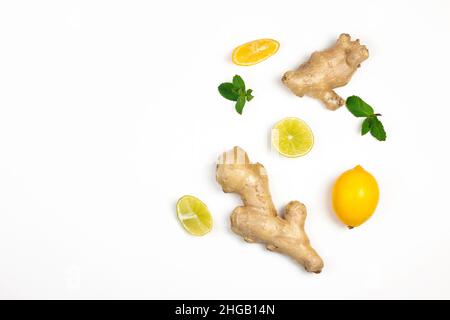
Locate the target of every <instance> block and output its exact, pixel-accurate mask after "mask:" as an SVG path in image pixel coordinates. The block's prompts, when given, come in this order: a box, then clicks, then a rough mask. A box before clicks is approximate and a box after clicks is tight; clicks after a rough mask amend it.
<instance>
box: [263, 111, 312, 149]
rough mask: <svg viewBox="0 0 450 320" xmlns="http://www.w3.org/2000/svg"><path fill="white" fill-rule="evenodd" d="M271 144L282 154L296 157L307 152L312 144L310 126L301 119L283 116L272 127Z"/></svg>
mask: <svg viewBox="0 0 450 320" xmlns="http://www.w3.org/2000/svg"><path fill="white" fill-rule="evenodd" d="M271 139H272V145H273V146H274V148H275V149H276V150H277V151H278V152H279V153H280V154H282V155H283V156H286V157H289V158H296V157H300V156H304V155H305V154H307V153H308V152H309V151H310V150H311V148H312V146H313V145H314V136H313V133H312V131H311V128H310V127H309V126H308V125H307V124H306V122H304V121H303V120H301V119H298V118H285V119H283V120H281V121H279V122H277V123H276V124H275V125H274V126H273V128H272V134H271Z"/></svg>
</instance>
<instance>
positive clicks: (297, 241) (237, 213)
mask: <svg viewBox="0 0 450 320" xmlns="http://www.w3.org/2000/svg"><path fill="white" fill-rule="evenodd" d="M216 179H217V182H218V183H219V184H220V185H221V186H222V189H223V191H224V192H226V193H230V192H232V193H237V194H239V195H240V196H241V199H242V202H243V203H244V205H243V206H240V207H237V208H236V209H234V211H233V213H232V215H231V229H232V230H233V231H234V232H235V233H237V234H238V235H240V236H241V237H243V238H244V240H245V241H247V242H259V243H263V244H265V245H266V248H267V249H268V250H270V251H276V252H280V253H284V254H286V255H288V256H290V257H292V258H293V259H295V260H296V261H297V262H299V263H300V264H301V265H303V266H304V267H305V269H306V270H307V271H309V272H315V273H320V272H321V270H322V268H323V261H322V259H321V258H320V257H319V255H318V254H317V253H316V251H315V250H314V249H313V248H312V247H311V245H310V243H309V239H308V236H307V235H306V233H305V230H304V225H305V219H306V208H305V206H304V205H303V204H302V203H300V202H298V201H292V202H289V203H288V205H287V206H286V208H285V215H284V218H282V217H280V216H278V214H277V210H276V209H275V207H274V205H273V203H272V197H271V195H270V191H269V183H268V178H267V174H266V171H265V169H264V167H263V166H262V165H261V164H259V163H250V160H249V158H248V156H247V153H246V152H245V151H244V150H242V149H241V148H239V147H234V148H233V149H232V150H230V151H228V152H225V153H223V154H222V155H221V156H220V158H219V160H218V164H217V168H216Z"/></svg>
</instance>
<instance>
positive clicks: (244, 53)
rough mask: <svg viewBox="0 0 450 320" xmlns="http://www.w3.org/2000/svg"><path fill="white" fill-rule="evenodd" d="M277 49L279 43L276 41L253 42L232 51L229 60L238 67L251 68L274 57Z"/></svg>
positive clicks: (261, 40)
mask: <svg viewBox="0 0 450 320" xmlns="http://www.w3.org/2000/svg"><path fill="white" fill-rule="evenodd" d="M279 47H280V43H279V42H278V41H276V40H272V39H259V40H254V41H251V42H247V43H244V44H243V45H240V46H239V47H237V48H236V49H234V50H233V54H232V57H231V58H232V60H233V62H234V63H235V64H237V65H238V66H252V65H254V64H257V63H260V62H261V61H263V60H266V59H267V58H269V57H270V56H272V55H274V54H275V53H276V52H277V51H278V48H279Z"/></svg>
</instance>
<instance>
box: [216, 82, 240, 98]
mask: <svg viewBox="0 0 450 320" xmlns="http://www.w3.org/2000/svg"><path fill="white" fill-rule="evenodd" d="M218 89H219V92H220V94H221V95H222V97H224V98H225V99H228V100H231V101H237V100H238V98H239V93H238V90H236V89H235V87H234V85H233V84H232V83H230V82H225V83H222V84H221V85H220V86H219V87H218Z"/></svg>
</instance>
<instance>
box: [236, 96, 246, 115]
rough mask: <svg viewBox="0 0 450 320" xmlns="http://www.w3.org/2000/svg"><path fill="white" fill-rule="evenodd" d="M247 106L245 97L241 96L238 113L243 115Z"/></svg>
mask: <svg viewBox="0 0 450 320" xmlns="http://www.w3.org/2000/svg"><path fill="white" fill-rule="evenodd" d="M244 106H245V96H240V97H239V98H238V100H237V102H236V106H235V108H236V111H237V113H239V114H242V110H243V109H244Z"/></svg>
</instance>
